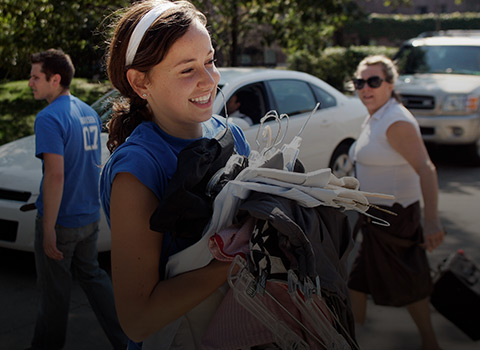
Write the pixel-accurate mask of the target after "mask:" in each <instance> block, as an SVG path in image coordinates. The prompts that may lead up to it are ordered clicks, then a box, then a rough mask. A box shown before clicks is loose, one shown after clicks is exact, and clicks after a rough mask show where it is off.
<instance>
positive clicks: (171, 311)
mask: <svg viewBox="0 0 480 350" xmlns="http://www.w3.org/2000/svg"><path fill="white" fill-rule="evenodd" d="M157 205H158V199H157V197H156V196H155V195H154V194H153V192H152V191H151V190H150V189H148V188H147V187H146V186H144V185H143V184H142V183H141V182H140V181H138V179H137V178H136V177H135V176H133V175H131V174H129V173H119V174H118V175H117V176H116V177H115V180H114V182H113V185H112V196H111V201H110V212H111V213H110V221H111V229H112V253H111V254H112V255H111V256H112V280H113V287H114V295H115V304H116V307H117V313H118V316H119V319H120V323H121V325H122V328H123V329H124V331H125V333H126V334H127V335H128V336H129V337H130V339H132V340H134V341H141V340H143V339H145V338H146V337H148V336H149V335H151V334H153V333H155V332H156V331H158V330H159V329H161V328H162V327H163V326H165V325H167V324H168V323H170V322H172V321H174V320H175V319H177V318H178V317H180V316H181V315H183V314H185V313H186V312H188V311H189V310H191V309H192V308H193V307H195V306H196V305H198V304H199V303H200V302H202V301H203V300H204V299H205V298H207V297H208V296H209V295H210V294H211V293H213V292H214V291H215V290H216V289H218V288H219V287H220V286H221V285H222V284H223V283H225V281H226V279H227V272H228V267H229V264H228V263H221V262H218V261H214V262H212V263H210V264H209V265H208V266H206V267H204V268H201V269H198V270H194V271H190V272H187V273H184V274H182V275H178V276H176V277H173V278H171V279H168V280H165V281H160V280H159V265H160V252H161V250H162V238H163V234H161V233H159V232H155V231H152V230H150V224H149V221H150V216H151V214H152V213H153V212H154V210H155V209H156V207H157Z"/></svg>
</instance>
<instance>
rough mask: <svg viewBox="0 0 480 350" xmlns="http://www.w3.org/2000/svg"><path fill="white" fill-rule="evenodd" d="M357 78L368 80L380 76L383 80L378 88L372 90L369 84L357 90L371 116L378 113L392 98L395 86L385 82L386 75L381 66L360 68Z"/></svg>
mask: <svg viewBox="0 0 480 350" xmlns="http://www.w3.org/2000/svg"><path fill="white" fill-rule="evenodd" d="M357 72H358V73H357V76H356V78H358V79H364V80H367V79H368V78H370V77H374V76H378V77H380V78H381V79H383V82H382V84H381V85H380V86H379V87H378V88H371V87H370V86H369V85H368V84H365V86H364V87H363V88H362V89H360V90H357V93H358V97H359V98H360V100H361V101H362V102H363V104H364V105H365V107H367V110H368V112H369V113H370V115H372V114H373V113H375V112H376V111H378V110H379V109H380V108H381V107H382V106H383V105H384V104H385V103H387V101H388V100H389V99H390V97H392V91H393V88H394V85H393V84H392V83H388V82H387V81H385V78H386V77H385V73H384V72H383V69H382V65H381V64H374V65H363V66H361V67H359V69H358V71H357Z"/></svg>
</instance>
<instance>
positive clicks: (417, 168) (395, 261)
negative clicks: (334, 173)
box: [349, 56, 445, 350]
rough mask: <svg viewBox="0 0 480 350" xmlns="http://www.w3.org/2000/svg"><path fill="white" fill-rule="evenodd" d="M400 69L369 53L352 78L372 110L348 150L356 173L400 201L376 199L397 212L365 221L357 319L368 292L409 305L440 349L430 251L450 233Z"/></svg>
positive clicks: (379, 300)
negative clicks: (398, 87) (400, 95)
mask: <svg viewBox="0 0 480 350" xmlns="http://www.w3.org/2000/svg"><path fill="white" fill-rule="evenodd" d="M397 76H398V73H397V71H396V68H395V66H394V64H393V62H392V61H391V60H390V59H389V58H387V57H384V56H370V57H367V58H365V59H364V60H363V61H361V62H360V64H359V66H358V68H357V71H356V73H355V79H353V82H354V85H355V88H356V90H357V92H358V96H359V97H360V99H361V100H362V102H363V104H364V105H365V106H366V107H367V109H368V112H369V114H370V116H369V118H368V119H367V120H366V121H365V123H364V125H363V129H362V132H361V135H360V137H359V138H358V140H357V142H356V143H355V144H354V145H352V148H351V150H350V156H351V158H352V159H353V161H354V162H355V169H356V176H357V178H358V179H359V181H360V186H361V189H362V190H363V191H369V192H378V193H387V194H392V195H394V196H395V200H394V201H391V200H380V199H378V200H374V199H373V198H372V199H371V202H372V203H373V204H377V205H379V206H381V207H383V208H384V209H387V210H389V211H391V212H395V213H396V214H397V216H394V215H390V214H387V213H385V212H383V211H377V212H372V214H374V215H375V216H378V217H381V218H383V219H385V220H386V221H388V222H390V224H391V225H390V227H382V226H379V225H375V224H372V223H371V222H366V223H364V224H363V226H362V233H363V235H362V237H363V239H362V245H361V248H360V251H359V255H358V256H357V258H356V260H355V262H354V265H353V268H352V272H351V274H350V280H349V288H350V292H351V300H352V308H353V312H354V316H355V320H356V322H358V323H360V324H363V322H364V321H365V316H366V302H367V294H371V295H372V297H373V300H374V302H375V303H376V304H379V305H390V306H406V308H407V310H408V311H409V313H410V315H411V316H412V318H413V320H414V322H415V324H416V325H417V327H418V329H419V331H420V335H421V338H422V348H423V349H425V350H426V349H438V348H439V347H438V344H437V340H436V337H435V334H434V331H433V328H432V324H431V321H430V313H429V312H430V311H429V301H428V297H429V295H430V293H431V291H432V282H431V279H430V268H429V265H428V260H427V257H426V253H425V250H428V251H432V250H433V249H435V248H436V247H438V245H439V244H440V243H441V242H442V241H443V237H444V234H445V232H444V230H443V228H442V226H441V224H440V220H439V217H438V213H437V201H438V182H437V173H436V169H435V166H434V165H433V164H432V162H431V160H430V158H429V156H428V153H427V150H426V148H425V145H424V143H423V141H422V137H421V134H420V129H419V126H418V123H417V122H416V120H415V118H414V117H413V115H412V114H411V113H410V112H409V111H408V110H407V109H406V108H404V107H403V106H402V105H401V104H400V103H399V102H398V101H397V99H396V95H395V93H394V83H395V79H396V78H397ZM420 199H423V203H424V211H423V218H424V227H423V229H422V227H421V224H420V218H421V215H420V204H419V203H420Z"/></svg>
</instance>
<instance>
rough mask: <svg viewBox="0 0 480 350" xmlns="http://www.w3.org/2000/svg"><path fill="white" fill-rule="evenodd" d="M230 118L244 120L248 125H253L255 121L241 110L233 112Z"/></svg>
mask: <svg viewBox="0 0 480 350" xmlns="http://www.w3.org/2000/svg"><path fill="white" fill-rule="evenodd" d="M228 116H229V117H230V118H239V119H243V120H245V121H246V122H247V123H248V125H253V120H252V118H250V117H249V116H248V115H246V114H243V113H242V112H240V110H239V109H237V110H236V111H235V112H233V113H232V114H229V115H228Z"/></svg>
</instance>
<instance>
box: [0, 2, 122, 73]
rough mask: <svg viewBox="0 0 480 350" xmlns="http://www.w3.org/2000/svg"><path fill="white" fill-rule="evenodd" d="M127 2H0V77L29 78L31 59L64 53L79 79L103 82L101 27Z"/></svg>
mask: <svg viewBox="0 0 480 350" xmlns="http://www.w3.org/2000/svg"><path fill="white" fill-rule="evenodd" d="M128 3H129V1H128V0H116V1H109V0H81V1H80V0H29V1H18V0H0V77H2V78H3V79H8V80H13V79H21V78H22V77H23V78H25V77H27V76H28V74H29V72H30V55H31V54H32V53H33V52H38V51H43V50H46V49H49V48H61V49H63V50H64V51H65V52H67V53H68V54H70V55H71V57H72V60H73V61H74V64H75V67H76V71H77V72H76V75H77V76H83V77H93V76H95V75H97V76H99V77H102V74H103V73H102V72H103V70H102V60H103V56H104V47H103V41H104V37H103V36H102V35H101V33H99V31H98V28H99V25H100V24H101V23H102V22H103V20H104V18H108V17H107V15H109V14H110V13H112V12H113V11H114V10H115V9H116V8H118V7H122V6H124V5H127V4H128Z"/></svg>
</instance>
